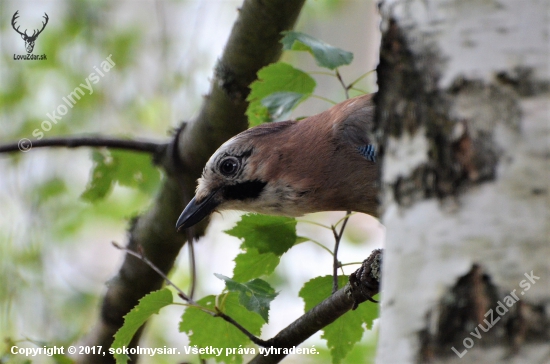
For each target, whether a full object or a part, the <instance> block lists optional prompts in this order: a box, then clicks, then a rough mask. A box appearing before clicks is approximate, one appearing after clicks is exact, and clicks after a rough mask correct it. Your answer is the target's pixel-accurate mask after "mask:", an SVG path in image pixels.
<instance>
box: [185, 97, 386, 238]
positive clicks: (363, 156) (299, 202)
mask: <svg viewBox="0 0 550 364" xmlns="http://www.w3.org/2000/svg"><path fill="white" fill-rule="evenodd" d="M373 118H374V106H373V103H372V100H371V95H363V96H359V97H355V98H352V99H349V100H346V101H344V102H342V103H340V104H337V105H335V106H333V107H332V108H330V109H329V110H327V111H324V112H322V113H320V114H317V115H314V116H311V117H308V118H306V119H303V120H300V121H282V122H273V123H267V124H262V125H259V126H256V127H254V128H251V129H248V130H246V131H244V132H242V133H240V134H238V135H236V136H235V137H233V138H231V139H229V140H228V141H227V142H225V143H224V144H223V145H222V146H220V148H219V149H218V150H217V151H216V152H215V153H214V154H213V155H212V156H211V157H210V159H209V160H208V162H207V163H206V166H205V167H204V170H203V173H202V176H201V178H200V179H199V180H198V187H197V190H196V194H195V197H194V198H193V199H192V200H191V201H190V202H189V204H188V205H187V207H186V208H185V209H184V210H183V212H182V214H181V215H180V217H179V219H178V221H177V223H176V229H177V230H181V229H186V228H189V227H191V226H193V225H195V224H197V223H198V222H199V221H201V220H202V219H204V218H205V217H207V216H209V215H210V213H212V212H213V211H216V210H217V211H220V210H244V211H251V212H258V213H262V214H268V215H284V216H301V215H303V214H307V213H311V212H318V211H357V212H363V213H366V214H370V215H375V216H376V210H377V206H378V200H377V195H378V166H377V165H376V152H375V147H374V145H373V141H372V140H370V139H369V137H368V135H369V132H370V130H371V129H372V120H373Z"/></svg>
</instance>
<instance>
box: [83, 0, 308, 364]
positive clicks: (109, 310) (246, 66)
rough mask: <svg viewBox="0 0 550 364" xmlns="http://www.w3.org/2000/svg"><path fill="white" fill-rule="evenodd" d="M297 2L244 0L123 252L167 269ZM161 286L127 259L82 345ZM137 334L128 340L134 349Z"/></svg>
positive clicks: (94, 341)
mask: <svg viewBox="0 0 550 364" xmlns="http://www.w3.org/2000/svg"><path fill="white" fill-rule="evenodd" d="M304 1H305V0H297V1H286V0H269V1H255V0H245V1H244V3H243V5H242V7H241V8H240V9H239V10H240V11H239V17H238V18H237V20H236V22H235V24H234V26H233V29H232V31H231V35H230V37H229V40H228V42H227V45H226V47H225V50H224V53H223V55H222V57H221V59H220V61H219V63H218V65H217V66H216V70H215V75H214V78H213V80H212V88H211V91H210V94H209V95H208V96H206V97H205V98H204V104H203V106H202V109H201V111H200V113H199V115H198V117H197V119H195V120H194V121H192V122H190V123H188V124H186V125H185V127H183V126H182V127H181V128H180V129H179V130H178V133H177V134H176V136H175V139H174V142H173V143H171V144H170V145H169V146H168V147H167V148H166V150H165V152H164V153H163V156H161V158H160V160H161V163H160V164H161V165H162V166H163V167H164V168H165V169H166V172H167V178H166V179H165V180H164V181H163V185H162V186H161V188H160V191H159V194H158V196H157V197H156V199H155V200H154V201H153V202H152V204H151V207H150V209H149V210H148V211H146V212H145V213H144V214H143V215H141V216H139V217H138V218H136V219H135V220H134V221H133V223H132V226H131V228H130V230H129V235H130V236H129V243H128V248H129V249H130V250H135V247H137V246H138V245H139V246H142V247H143V250H144V254H145V255H146V256H147V257H148V258H149V259H150V260H151V261H152V262H153V263H154V264H155V265H156V266H157V267H159V268H160V269H161V270H162V271H163V272H164V273H167V272H168V271H169V270H170V269H171V268H172V266H173V264H174V261H175V259H176V257H177V255H178V254H179V251H180V249H181V247H182V246H183V244H185V242H186V241H187V239H186V236H185V234H178V233H177V232H176V229H175V228H174V224H175V221H176V220H177V218H178V216H179V214H180V213H181V210H182V209H183V208H184V207H185V204H186V203H187V202H188V201H189V196H193V193H194V190H195V186H196V180H197V178H199V177H200V174H201V172H202V168H203V167H204V165H205V164H206V162H207V160H208V158H210V156H211V155H212V153H213V152H214V151H215V150H216V149H217V148H218V147H219V146H220V145H221V144H222V143H223V142H225V141H226V140H227V139H229V138H230V137H232V136H233V135H235V134H237V133H239V132H241V131H242V130H244V129H246V127H247V119H246V116H245V114H244V112H245V110H246V107H247V105H248V103H247V102H246V97H247V95H248V93H249V89H248V85H250V83H251V82H252V81H253V80H255V79H256V74H257V72H258V71H259V70H260V69H261V68H262V67H265V66H266V65H268V64H270V63H272V62H275V61H277V60H278V59H279V57H280V55H281V52H282V45H281V44H280V43H279V41H280V39H281V34H280V33H281V31H283V30H290V29H292V27H293V26H294V23H295V22H296V20H297V18H298V15H299V13H300V11H301V9H302V6H303V4H304ZM205 228H206V223H204V224H200V225H198V226H197V227H196V228H195V229H194V233H193V236H194V237H196V236H200V235H202V234H203V232H204V229H205ZM162 283H163V279H162V278H161V277H160V276H158V275H157V274H153V271H152V270H151V268H149V267H148V266H146V265H145V264H142V263H141V262H140V261H139V260H138V259H137V258H135V257H133V256H130V255H126V256H125V258H124V263H123V264H122V267H121V268H120V271H119V273H118V276H117V278H116V279H113V280H111V282H110V284H109V287H108V290H107V293H106V296H105V298H104V300H103V303H102V309H101V314H100V317H99V320H98V322H97V324H96V326H95V328H94V330H93V331H92V332H91V333H90V334H89V335H88V336H87V337H86V338H85V340H84V342H83V343H82V344H84V345H102V346H104V347H110V345H111V343H112V341H113V334H114V333H115V332H116V331H117V330H118V329H119V328H120V326H121V325H122V324H123V323H124V320H123V317H124V315H126V313H128V312H129V311H130V310H131V309H132V308H133V307H134V306H135V305H136V304H137V303H138V300H139V299H140V298H141V297H143V296H144V295H145V294H147V293H149V292H151V291H154V290H157V289H159V288H160V287H161V285H162ZM139 334H140V332H138V334H137V335H136V336H135V337H134V341H133V342H132V344H133V345H134V346H135V345H136V344H137V341H138V340H139ZM132 359H136V358H135V357H132ZM77 360H78V362H79V363H94V364H96V363H113V362H114V361H113V358H112V357H109V356H105V357H101V358H98V357H97V355H91V354H90V355H82V356H79V357H78V358H77Z"/></svg>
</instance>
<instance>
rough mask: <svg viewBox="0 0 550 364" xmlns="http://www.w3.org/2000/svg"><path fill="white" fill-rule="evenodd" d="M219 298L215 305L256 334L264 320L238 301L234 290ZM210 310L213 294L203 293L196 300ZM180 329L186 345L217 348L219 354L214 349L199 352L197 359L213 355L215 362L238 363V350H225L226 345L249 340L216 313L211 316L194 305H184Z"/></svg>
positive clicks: (240, 345)
mask: <svg viewBox="0 0 550 364" xmlns="http://www.w3.org/2000/svg"><path fill="white" fill-rule="evenodd" d="M218 299H219V300H220V301H221V303H220V304H219V307H218V308H219V309H220V310H221V311H222V312H223V313H225V314H226V315H228V316H229V317H231V318H232V319H233V320H235V321H237V322H238V323H239V324H241V325H242V326H243V327H245V328H246V329H247V330H248V331H249V332H251V333H252V334H254V335H256V336H258V335H260V329H261V328H262V326H263V324H264V320H263V319H262V318H261V317H260V315H258V314H256V313H254V312H250V311H249V310H247V309H246V308H245V307H243V306H242V305H241V304H240V303H239V297H238V295H237V294H236V293H228V294H226V295H221V296H218ZM197 304H199V305H200V306H201V307H204V308H206V309H208V310H210V311H213V312H215V310H216V296H206V297H204V298H202V299H201V300H199V301H198V302H197ZM180 331H181V332H185V333H187V335H188V336H189V344H190V346H193V347H196V348H208V347H214V348H221V349H223V351H222V353H221V355H220V356H217V355H216V354H215V353H205V354H201V355H200V357H201V359H208V358H214V359H215V360H216V362H218V363H219V362H225V363H242V361H243V359H242V354H239V353H238V352H235V353H232V352H229V353H228V352H227V351H226V349H232V348H239V347H246V346H247V345H249V344H250V340H249V339H248V337H246V336H245V335H244V334H243V333H242V332H241V331H239V330H238V329H237V328H235V326H233V325H232V324H230V323H228V322H226V321H224V320H223V319H221V318H220V317H213V316H212V315H211V314H208V313H206V312H204V311H202V310H201V309H199V308H197V307H193V306H191V307H188V308H187V309H186V310H185V312H184V313H183V316H182V317H181V323H180Z"/></svg>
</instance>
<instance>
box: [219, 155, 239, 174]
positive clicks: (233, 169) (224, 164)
mask: <svg viewBox="0 0 550 364" xmlns="http://www.w3.org/2000/svg"><path fill="white" fill-rule="evenodd" d="M238 169H239V160H238V159H237V158H235V157H227V158H225V159H224V160H222V161H221V163H220V172H221V173H222V174H223V175H225V176H228V177H229V176H232V175H234V174H235V173H237V170H238Z"/></svg>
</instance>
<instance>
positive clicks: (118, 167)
mask: <svg viewBox="0 0 550 364" xmlns="http://www.w3.org/2000/svg"><path fill="white" fill-rule="evenodd" d="M92 160H93V161H94V166H93V168H92V173H91V178H90V181H89V182H88V186H87V187H86V190H85V191H84V192H83V193H82V195H81V197H82V198H83V199H84V200H87V201H90V202H94V201H97V200H100V199H103V198H105V197H106V196H107V195H108V194H109V193H110V192H111V191H112V188H113V185H114V184H115V183H119V184H120V185H121V186H126V187H133V188H137V189H139V190H140V191H142V192H144V193H147V194H152V193H153V192H154V191H155V189H156V187H157V186H158V184H159V182H160V172H159V170H158V169H157V168H156V167H154V166H153V164H152V162H151V156H149V155H147V154H144V153H136V152H130V151H124V150H99V151H98V150H94V151H93V152H92Z"/></svg>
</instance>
